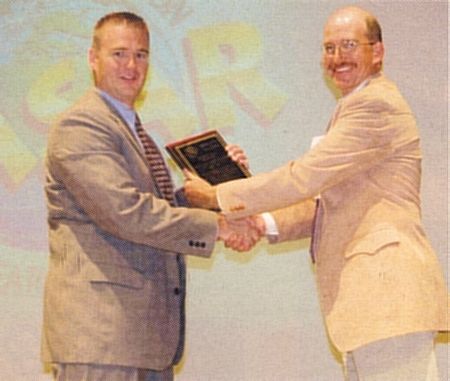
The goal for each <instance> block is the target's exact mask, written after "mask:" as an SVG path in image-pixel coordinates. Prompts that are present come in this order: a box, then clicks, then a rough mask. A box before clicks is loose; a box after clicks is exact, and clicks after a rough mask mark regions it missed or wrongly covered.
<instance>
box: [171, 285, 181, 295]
mask: <svg viewBox="0 0 450 381" xmlns="http://www.w3.org/2000/svg"><path fill="white" fill-rule="evenodd" d="M173 293H174V294H175V295H180V294H181V290H180V289H179V288H178V287H175V288H174V289H173Z"/></svg>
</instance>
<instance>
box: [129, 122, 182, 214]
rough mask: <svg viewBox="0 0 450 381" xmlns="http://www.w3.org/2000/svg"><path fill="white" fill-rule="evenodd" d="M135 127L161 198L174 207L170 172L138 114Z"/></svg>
mask: <svg viewBox="0 0 450 381" xmlns="http://www.w3.org/2000/svg"><path fill="white" fill-rule="evenodd" d="M135 127H136V132H137V135H138V137H139V140H140V141H141V143H142V147H143V148H144V153H145V158H146V159H147V161H148V163H149V165H150V169H151V175H152V176H153V179H154V180H155V183H156V187H157V188H158V189H159V192H160V195H161V197H163V198H164V199H166V200H167V201H169V203H170V205H172V206H174V205H175V198H174V193H173V184H172V180H171V178H170V173H169V170H168V169H167V167H166V164H165V162H164V159H163V157H162V154H161V151H160V150H159V148H158V147H157V145H156V144H155V142H154V141H153V139H152V138H151V137H150V136H149V135H148V134H147V132H145V130H144V128H143V127H142V124H141V121H140V119H139V116H138V115H137V114H136V121H135Z"/></svg>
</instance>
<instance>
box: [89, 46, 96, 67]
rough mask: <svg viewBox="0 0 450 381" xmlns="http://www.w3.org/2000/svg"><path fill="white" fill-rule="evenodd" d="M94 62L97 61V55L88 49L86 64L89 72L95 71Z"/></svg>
mask: <svg viewBox="0 0 450 381" xmlns="http://www.w3.org/2000/svg"><path fill="white" fill-rule="evenodd" d="M96 61H97V53H96V52H95V50H94V49H93V48H89V51H88V62H89V66H90V67H91V70H94V69H95V66H96Z"/></svg>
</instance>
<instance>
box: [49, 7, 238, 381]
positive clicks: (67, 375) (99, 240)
mask: <svg viewBox="0 0 450 381" xmlns="http://www.w3.org/2000/svg"><path fill="white" fill-rule="evenodd" d="M149 49H150V43H149V31H148V29H147V26H146V24H145V22H144V20H143V19H142V18H140V17H139V16H137V15H135V14H133V13H129V12H118V13H111V14H108V15H106V16H104V17H102V18H101V19H100V20H99V21H98V23H97V24H96V27H95V30H94V38H93V43H92V48H91V49H90V52H89V64H90V67H91V69H92V71H93V74H94V78H95V88H93V89H91V90H90V91H88V92H87V93H86V94H85V95H84V96H83V97H82V99H80V100H79V101H78V102H77V103H76V104H75V105H74V106H72V107H71V108H70V109H69V110H67V111H66V112H65V113H64V114H63V115H62V116H61V117H60V118H59V119H58V120H57V121H56V123H55V124H54V125H53V126H52V127H51V129H50V132H49V138H48V150H47V158H46V185H45V191H46V195H47V205H48V226H49V242H50V258H49V270H48V275H47V279H46V284H45V296H44V322H43V335H42V359H43V361H44V362H47V363H51V364H52V365H53V368H54V375H55V379H56V380H58V381H80V380H84V381H100V380H107V381H144V380H145V381H170V380H173V366H174V364H176V363H177V362H178V361H179V360H180V358H181V355H182V352H183V343H184V297H185V262H184V255H195V256H200V257H205V258H206V257H209V256H210V255H211V253H212V251H213V248H214V245H215V242H216V239H217V238H226V237H227V235H229V233H230V232H229V227H228V224H227V222H226V221H224V219H223V218H222V217H220V216H218V215H217V214H216V213H214V212H210V211H205V210H200V209H191V208H183V207H178V205H177V203H176V200H175V199H174V193H173V189H172V184H171V180H170V175H169V173H168V172H167V169H166V166H165V164H164V161H163V159H162V157H161V154H160V152H159V150H158V149H157V147H156V146H154V145H153V146H152V143H151V140H150V137H149V136H148V135H146V133H145V131H144V130H143V127H142V125H141V124H140V121H139V117H138V116H137V114H136V111H135V109H134V103H135V100H136V99H137V97H138V95H139V94H140V92H141V89H142V87H143V86H144V83H145V79H146V76H147V71H148V65H149V55H150V51H149ZM150 147H152V148H151V149H150Z"/></svg>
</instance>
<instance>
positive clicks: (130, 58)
mask: <svg viewBox="0 0 450 381" xmlns="http://www.w3.org/2000/svg"><path fill="white" fill-rule="evenodd" d="M148 61H149V38H148V33H147V31H146V30H145V29H144V28H142V27H138V26H136V25H131V24H127V23H125V22H121V23H114V22H109V23H106V24H104V25H103V26H102V27H101V28H100V29H99V30H98V31H96V43H95V44H94V46H93V47H92V48H91V49H90V51H89V64H90V66H91V69H92V70H93V72H94V78H95V84H96V86H97V87H98V88H99V89H101V90H103V91H105V92H106V93H108V94H109V95H111V96H113V97H114V98H116V99H118V100H119V101H121V102H123V103H125V104H126V105H128V106H129V107H131V108H132V107H133V104H134V101H135V100H136V98H137V97H138V95H139V93H140V91H141V89H142V87H143V86H144V83H145V78H146V76H147V71H148Z"/></svg>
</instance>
